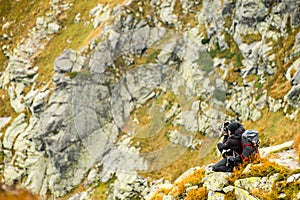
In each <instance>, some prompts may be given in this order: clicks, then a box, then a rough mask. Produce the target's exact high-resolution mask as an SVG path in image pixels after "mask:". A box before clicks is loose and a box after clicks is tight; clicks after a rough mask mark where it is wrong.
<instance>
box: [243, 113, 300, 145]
mask: <svg viewBox="0 0 300 200" xmlns="http://www.w3.org/2000/svg"><path fill="white" fill-rule="evenodd" d="M261 113H262V116H261V118H260V119H259V120H258V121H255V122H253V121H251V120H249V121H245V122H243V124H244V125H245V128H246V129H254V130H257V131H258V133H259V138H260V140H261V143H260V146H261V147H264V146H273V145H278V144H281V143H283V142H286V141H289V140H293V139H294V137H295V135H296V134H298V132H299V128H298V127H299V121H297V120H291V119H289V118H287V117H285V115H284V113H283V111H282V110H280V111H277V112H270V111H269V110H268V109H267V108H266V109H264V110H262V111H261ZM283 124H286V126H283Z"/></svg>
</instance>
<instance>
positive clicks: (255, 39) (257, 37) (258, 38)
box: [241, 33, 262, 44]
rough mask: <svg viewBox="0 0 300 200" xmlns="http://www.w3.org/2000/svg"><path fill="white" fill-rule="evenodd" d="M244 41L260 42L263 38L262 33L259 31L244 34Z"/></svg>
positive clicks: (250, 42)
mask: <svg viewBox="0 0 300 200" xmlns="http://www.w3.org/2000/svg"><path fill="white" fill-rule="evenodd" d="M241 36H242V43H246V44H252V43H253V42H259V41H261V40H262V37H261V34H259V33H252V34H247V35H244V34H242V35H241Z"/></svg>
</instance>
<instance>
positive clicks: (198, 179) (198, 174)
mask: <svg viewBox="0 0 300 200" xmlns="http://www.w3.org/2000/svg"><path fill="white" fill-rule="evenodd" d="M204 175H205V171H204V169H203V168H200V169H198V170H196V171H195V172H194V173H192V174H191V175H189V176H187V177H185V178H184V179H182V180H181V181H180V182H179V183H176V184H175V186H174V188H173V190H172V191H171V192H170V194H171V195H173V196H175V197H177V196H180V195H182V194H183V193H185V192H186V185H187V184H189V186H193V185H198V186H200V185H201V183H202V179H203V177H204ZM198 192H199V193H201V194H203V193H204V192H205V190H202V189H201V190H200V191H198ZM198 192H196V193H194V194H198ZM190 199H192V198H191V196H190Z"/></svg>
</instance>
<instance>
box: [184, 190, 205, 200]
mask: <svg viewBox="0 0 300 200" xmlns="http://www.w3.org/2000/svg"><path fill="white" fill-rule="evenodd" d="M207 195H208V191H207V189H206V188H199V189H197V190H191V191H189V193H188V194H187V197H186V198H185V200H202V199H203V200H205V199H207Z"/></svg>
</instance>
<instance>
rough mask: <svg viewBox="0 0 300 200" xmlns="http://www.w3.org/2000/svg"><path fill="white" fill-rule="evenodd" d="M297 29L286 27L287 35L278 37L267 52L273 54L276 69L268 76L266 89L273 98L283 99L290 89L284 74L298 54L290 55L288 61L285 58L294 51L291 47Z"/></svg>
mask: <svg viewBox="0 0 300 200" xmlns="http://www.w3.org/2000/svg"><path fill="white" fill-rule="evenodd" d="M288 24H289V20H288ZM288 27H289V25H288ZM299 30H300V28H296V29H291V28H288V37H286V38H279V39H278V40H277V41H276V42H273V48H272V51H270V53H269V55H272V54H275V63H276V69H277V70H276V73H275V75H273V76H271V77H269V78H268V84H267V90H268V95H269V96H271V97H273V98H275V99H283V98H284V96H285V95H286V94H287V93H288V91H290V89H291V83H290V82H289V81H288V80H287V79H286V77H285V76H284V74H285V73H286V72H287V69H288V68H289V67H290V66H291V64H292V63H293V62H294V61H295V60H296V59H298V58H299V57H300V55H298V56H295V57H292V58H291V59H289V60H288V61H286V58H289V57H290V55H291V54H292V53H293V52H294V50H293V47H294V44H295V39H296V35H297V33H299Z"/></svg>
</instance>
